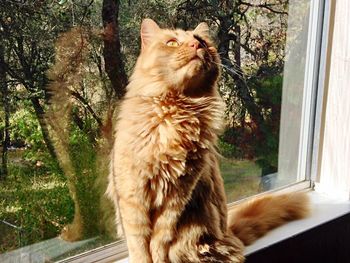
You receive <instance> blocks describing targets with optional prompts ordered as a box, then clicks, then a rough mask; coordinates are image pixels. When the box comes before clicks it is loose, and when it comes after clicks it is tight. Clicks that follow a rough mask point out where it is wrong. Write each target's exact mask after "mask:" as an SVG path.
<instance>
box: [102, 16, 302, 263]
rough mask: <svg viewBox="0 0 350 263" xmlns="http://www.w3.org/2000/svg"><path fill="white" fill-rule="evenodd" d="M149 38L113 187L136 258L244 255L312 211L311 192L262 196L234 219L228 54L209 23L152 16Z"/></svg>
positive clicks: (229, 258)
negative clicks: (222, 152) (223, 65)
mask: <svg viewBox="0 0 350 263" xmlns="http://www.w3.org/2000/svg"><path fill="white" fill-rule="evenodd" d="M141 40H142V50H141V54H140V56H139V58H138V61H137V63H136V66H135V69H134V72H133V74H132V76H131V78H130V83H129V85H128V87H127V94H126V96H125V98H124V100H123V102H122V104H121V108H120V113H119V117H118V124H117V128H116V138H115V143H114V147H113V152H112V156H111V173H110V175H109V185H108V189H107V193H108V195H109V197H110V198H111V199H112V200H113V201H114V204H115V206H116V208H117V209H116V210H117V211H118V212H117V225H119V226H120V222H121V223H122V229H123V231H124V236H125V238H126V241H127V245H128V249H129V262H131V263H142V262H147V263H150V262H157V263H164V262H171V263H180V262H182V263H185V262H193V263H197V262H198V263H199V262H223V263H225V262H227V263H228V262H237V263H239V262H244V255H243V250H244V245H245V244H249V243H251V242H253V241H254V240H255V239H256V238H258V237H260V236H262V235H264V234H265V233H266V232H267V231H269V230H270V229H272V228H274V227H277V226H279V225H281V224H283V223H285V222H287V221H290V220H295V219H299V218H302V217H304V216H306V215H307V213H308V198H307V196H306V195H305V194H302V193H298V194H285V195H279V196H272V195H269V196H265V197H262V198H258V199H256V200H253V201H250V202H248V203H243V204H241V205H239V206H237V207H236V208H235V209H234V211H232V213H230V215H229V221H228V215H227V213H228V212H227V205H226V197H225V193H224V185H223V179H222V177H221V175H220V170H219V166H218V160H217V155H218V154H217V152H216V150H215V149H216V147H215V146H216V141H217V136H218V134H220V132H221V130H222V126H223V114H224V103H223V101H222V100H221V98H220V96H219V94H218V91H217V81H218V78H219V75H220V69H219V67H218V65H219V64H220V58H219V55H218V53H217V51H216V48H215V46H214V45H213V43H212V41H211V39H210V36H209V28H208V26H207V25H206V24H205V23H201V24H199V25H198V26H197V27H196V28H195V29H194V30H193V31H183V30H179V29H176V30H169V29H161V28H160V27H159V26H158V25H157V24H156V23H155V22H154V21H153V20H151V19H145V20H144V21H143V22H142V25H141ZM228 222H229V224H228ZM119 231H121V228H119Z"/></svg>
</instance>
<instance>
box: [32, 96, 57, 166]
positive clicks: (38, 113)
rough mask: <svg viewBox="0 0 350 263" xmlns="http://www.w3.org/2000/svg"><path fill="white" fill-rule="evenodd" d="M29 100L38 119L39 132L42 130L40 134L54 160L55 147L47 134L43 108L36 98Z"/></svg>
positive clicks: (55, 157) (55, 158)
mask: <svg viewBox="0 0 350 263" xmlns="http://www.w3.org/2000/svg"><path fill="white" fill-rule="evenodd" d="M30 100H31V102H32V105H33V107H34V111H35V115H36V117H37V119H38V121H39V124H40V128H41V132H42V135H43V138H44V141H45V144H46V147H47V149H48V151H49V153H50V155H51V157H52V158H53V159H54V160H57V155H56V152H55V147H54V146H53V143H52V141H51V138H50V135H49V131H48V128H47V123H46V121H45V118H44V114H45V112H44V109H43V107H42V106H41V105H40V102H39V99H38V98H31V99H30Z"/></svg>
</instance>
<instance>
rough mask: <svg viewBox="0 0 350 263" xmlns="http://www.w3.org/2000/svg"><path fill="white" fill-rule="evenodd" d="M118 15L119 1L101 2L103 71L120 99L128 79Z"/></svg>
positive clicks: (106, 0) (105, 0)
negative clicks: (122, 53) (121, 48)
mask: <svg viewBox="0 0 350 263" xmlns="http://www.w3.org/2000/svg"><path fill="white" fill-rule="evenodd" d="M118 14H119V0H103V7H102V22H103V27H104V37H103V41H104V49H103V57H104V60H105V70H106V72H107V75H108V77H109V79H110V81H111V83H112V88H113V90H114V93H115V95H116V97H117V98H118V99H120V98H122V97H123V96H124V94H125V91H126V85H127V81H128V79H127V75H126V73H125V69H124V63H123V60H122V55H121V51H120V34H119V22H118Z"/></svg>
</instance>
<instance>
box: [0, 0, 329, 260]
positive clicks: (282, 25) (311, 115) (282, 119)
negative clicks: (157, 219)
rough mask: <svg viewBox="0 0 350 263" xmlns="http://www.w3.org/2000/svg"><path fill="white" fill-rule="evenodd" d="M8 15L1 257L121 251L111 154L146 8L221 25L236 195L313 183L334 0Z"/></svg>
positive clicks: (2, 71) (186, 24) (101, 7)
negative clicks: (326, 20)
mask: <svg viewBox="0 0 350 263" xmlns="http://www.w3.org/2000/svg"><path fill="white" fill-rule="evenodd" d="M118 3H119V2H118ZM0 13H1V16H0V17H1V18H0V85H1V99H2V100H1V109H0V114H1V119H0V131H1V133H0V139H1V153H2V162H1V174H0V179H1V181H0V185H1V187H0V233H1V235H0V253H3V254H0V261H2V262H3V261H5V262H6V260H10V259H15V260H17V261H21V259H22V260H24V259H23V258H30V259H31V260H33V261H43V260H44V259H45V260H46V259H50V260H53V261H57V260H62V259H65V258H68V257H70V256H74V255H77V254H80V253H82V252H84V251H91V250H93V249H95V248H98V249H97V250H94V252H96V253H100V252H101V251H102V252H101V253H106V251H112V250H113V249H114V248H113V245H110V244H111V243H112V242H114V241H115V240H116V239H117V237H116V236H115V231H114V218H113V216H114V211H113V206H112V204H111V203H110V202H109V201H108V200H107V199H106V197H105V196H104V192H105V187H106V180H107V179H106V176H107V174H108V156H109V152H110V145H111V144H112V141H113V138H112V134H113V121H114V120H115V113H116V106H117V101H118V100H119V99H120V98H121V97H122V96H123V94H124V91H125V90H124V88H125V85H126V83H127V76H128V75H129V74H130V72H131V70H132V68H133V65H134V63H135V60H136V57H137V54H138V51H139V25H140V22H141V19H142V18H143V17H152V18H153V19H154V20H156V21H157V22H159V23H160V24H161V25H163V26H170V27H182V28H185V29H187V28H193V27H194V26H195V25H196V24H198V23H199V22H202V21H203V20H204V21H206V22H207V23H208V24H209V25H210V26H211V29H212V30H213V32H214V35H215V36H216V41H217V44H218V51H219V52H220V55H221V58H222V66H223V68H222V71H223V72H222V78H221V81H220V92H221V94H222V96H223V98H224V100H225V102H226V104H227V114H226V120H225V121H226V129H225V131H224V133H223V135H222V136H221V137H220V140H219V150H220V153H221V155H222V156H223V158H222V159H221V170H222V175H223V177H224V181H225V188H226V193H227V196H228V201H229V202H233V201H237V200H239V199H242V198H245V197H249V196H252V195H255V194H258V193H261V192H264V191H268V190H273V189H277V188H281V187H291V186H293V187H296V188H298V189H300V188H307V187H310V174H311V170H312V169H314V166H312V165H311V164H312V162H311V158H312V152H313V147H314V146H315V144H314V141H313V138H314V137H313V134H314V130H313V127H314V119H315V116H317V115H315V108H316V106H315V105H316V95H317V88H318V87H319V86H318V85H317V81H318V76H319V75H318V70H319V57H320V47H321V44H320V43H321V35H322V25H323V1H311V0H300V1H288V0H271V1H256V0H247V1H232V2H231V1H205V0H201V1H182V2H179V1H150V0H144V1H120V4H119V5H115V1H113V0H91V1H70V0H60V1H26V0H23V1H16V0H5V1H2V2H1V3H0ZM232 14H233V15H232ZM101 28H102V29H103V30H102V31H101ZM119 44H121V46H119ZM317 113H318V112H317ZM59 235H60V236H61V237H62V239H60V238H57V237H58V236H59ZM65 240H69V241H72V242H67V241H65ZM99 247H102V248H99ZM113 251H114V250H113ZM111 253H116V252H111Z"/></svg>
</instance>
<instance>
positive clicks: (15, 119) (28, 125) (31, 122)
mask: <svg viewBox="0 0 350 263" xmlns="http://www.w3.org/2000/svg"><path fill="white" fill-rule="evenodd" d="M10 125H11V134H10V137H11V141H12V143H13V144H15V145H19V146H20V145H22V146H24V145H26V146H29V147H31V148H32V149H33V150H34V151H36V150H40V149H44V148H45V144H44V141H43V136H42V132H41V128H40V125H39V121H38V119H37V117H36V116H35V114H34V112H33V111H32V109H31V108H30V107H25V108H19V109H18V110H17V111H16V112H14V113H13V114H12V115H11V119H10Z"/></svg>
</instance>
